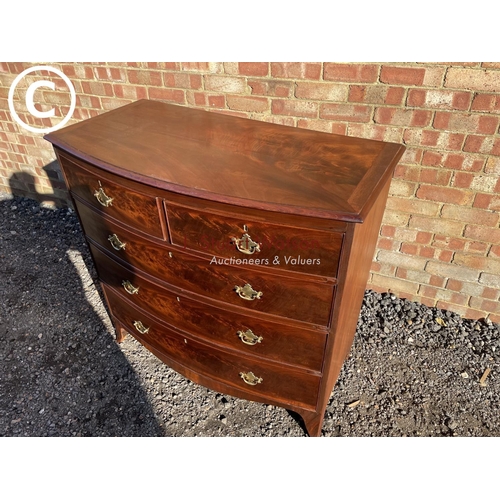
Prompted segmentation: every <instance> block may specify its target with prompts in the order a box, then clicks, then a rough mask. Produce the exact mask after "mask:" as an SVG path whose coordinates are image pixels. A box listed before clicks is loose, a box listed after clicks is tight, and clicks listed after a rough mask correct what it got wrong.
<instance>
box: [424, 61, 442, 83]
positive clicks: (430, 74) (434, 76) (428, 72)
mask: <svg viewBox="0 0 500 500" xmlns="http://www.w3.org/2000/svg"><path fill="white" fill-rule="evenodd" d="M445 74H446V68H441V67H438V66H433V67H427V68H425V76H424V81H423V85H424V87H442V86H443V81H444V75H445Z"/></svg>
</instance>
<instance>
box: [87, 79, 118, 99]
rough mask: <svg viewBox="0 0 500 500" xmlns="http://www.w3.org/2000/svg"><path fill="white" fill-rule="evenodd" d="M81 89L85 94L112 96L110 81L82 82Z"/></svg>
mask: <svg viewBox="0 0 500 500" xmlns="http://www.w3.org/2000/svg"><path fill="white" fill-rule="evenodd" d="M82 90H83V92H84V93H85V94H90V95H94V96H96V95H98V96H106V97H112V96H113V87H112V85H111V84H110V83H102V82H82Z"/></svg>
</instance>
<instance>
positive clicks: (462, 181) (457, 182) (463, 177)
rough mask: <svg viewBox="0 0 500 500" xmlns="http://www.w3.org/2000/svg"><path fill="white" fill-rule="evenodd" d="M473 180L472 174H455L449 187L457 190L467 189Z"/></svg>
mask: <svg viewBox="0 0 500 500" xmlns="http://www.w3.org/2000/svg"><path fill="white" fill-rule="evenodd" d="M473 180H474V174H471V173H469V172H455V174H454V175H453V180H452V182H451V185H452V186H454V187H458V188H465V189H468V188H470V187H471V184H472V181H473Z"/></svg>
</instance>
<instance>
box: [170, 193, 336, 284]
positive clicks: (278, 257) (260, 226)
mask: <svg viewBox="0 0 500 500" xmlns="http://www.w3.org/2000/svg"><path fill="white" fill-rule="evenodd" d="M165 205H166V211H167V219H168V224H169V230H170V238H171V240H172V243H173V244H174V245H178V246H180V247H183V248H188V249H193V250H197V251H199V252H204V253H205V254H207V255H208V256H210V257H212V256H214V255H216V256H221V257H226V258H231V257H233V258H234V259H259V260H260V261H263V262H264V265H267V266H270V267H273V268H280V269H285V270H288V271H296V272H301V273H307V274H314V275H319V276H329V277H336V275H337V268H338V262H339V258H340V249H341V247H342V239H343V234H342V233H341V232H328V231H317V230H310V229H304V228H300V227H287V226H279V225H277V224H267V223H265V222H260V221H259V222H254V221H250V220H245V219H235V218H231V217H225V216H220V215H215V214H211V213H207V212H203V211H197V210H194V209H191V208H185V207H181V206H178V205H174V204H170V203H166V204H165ZM250 264H252V263H250Z"/></svg>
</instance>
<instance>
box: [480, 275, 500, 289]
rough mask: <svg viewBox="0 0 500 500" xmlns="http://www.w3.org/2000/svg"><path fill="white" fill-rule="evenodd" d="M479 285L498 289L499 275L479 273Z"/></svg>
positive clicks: (499, 284) (499, 285)
mask: <svg viewBox="0 0 500 500" xmlns="http://www.w3.org/2000/svg"><path fill="white" fill-rule="evenodd" d="M479 283H481V284H483V285H487V286H491V287H493V288H500V275H498V274H490V273H481V276H479Z"/></svg>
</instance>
